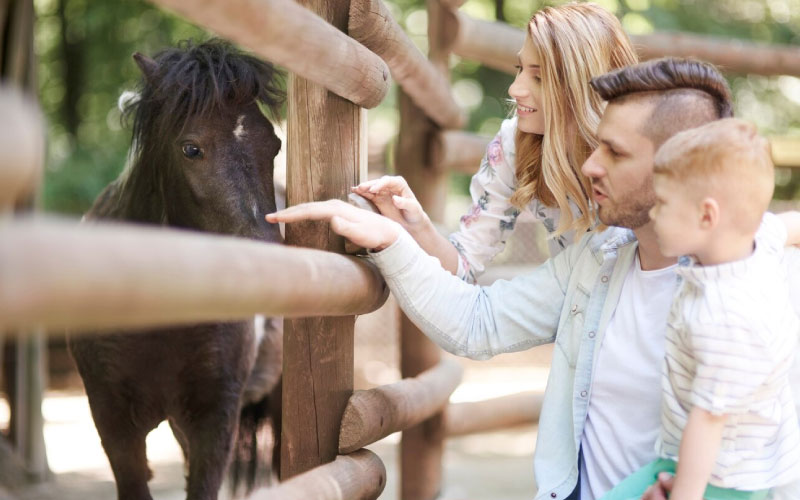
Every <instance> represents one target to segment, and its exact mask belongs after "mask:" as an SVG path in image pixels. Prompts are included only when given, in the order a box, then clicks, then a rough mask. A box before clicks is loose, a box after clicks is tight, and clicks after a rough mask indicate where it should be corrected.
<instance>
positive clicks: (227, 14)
mask: <svg viewBox="0 0 800 500" xmlns="http://www.w3.org/2000/svg"><path fill="white" fill-rule="evenodd" d="M153 2H154V3H156V4H158V5H161V6H163V7H166V8H168V9H170V10H173V11H175V12H177V13H178V14H180V15H181V16H183V17H185V18H186V19H188V20H190V21H192V22H195V23H197V24H199V25H201V26H203V27H205V28H208V29H209V30H211V31H214V32H216V33H218V34H219V35H221V36H223V37H225V38H228V39H229V40H231V41H233V42H236V43H238V44H240V45H242V46H244V47H246V48H248V49H249V50H251V51H253V52H254V53H255V54H257V55H259V56H261V57H263V58H265V59H268V60H270V61H273V62H275V63H277V64H280V65H281V66H284V67H285V68H287V69H288V70H289V71H290V72H292V73H295V74H297V75H300V76H302V77H303V78H306V79H308V80H311V81H312V82H314V83H317V84H319V85H322V86H324V87H325V88H327V89H328V90H330V91H331V92H333V93H335V94H337V95H339V96H342V97H344V98H345V99H348V100H349V101H351V102H353V103H354V104H357V105H359V106H362V107H364V108H374V107H375V106H377V105H378V104H380V102H381V101H382V100H383V98H384V97H385V96H386V93H387V92H388V90H389V69H388V68H387V66H386V64H385V63H384V62H383V61H382V60H381V58H380V57H378V56H377V55H375V54H373V53H372V52H370V51H369V50H368V49H366V48H365V47H364V46H363V45H361V44H360V43H358V42H356V41H355V40H353V39H352V38H350V37H348V36H347V35H345V34H344V33H342V31H340V30H339V29H337V27H334V26H332V25H330V24H329V23H328V22H326V21H325V20H324V19H322V18H321V17H320V16H319V15H318V14H315V13H314V12H311V11H310V10H308V9H305V8H304V7H303V6H301V5H300V4H298V3H297V2H294V1H292V0H226V1H224V2H207V1H205V0H153ZM346 12H347V11H345V13H346ZM346 27H347V20H346V19H345V24H344V26H338V28H340V29H345V28H346ZM301 39H302V41H301Z"/></svg>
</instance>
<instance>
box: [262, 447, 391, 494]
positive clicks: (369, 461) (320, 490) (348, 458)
mask: <svg viewBox="0 0 800 500" xmlns="http://www.w3.org/2000/svg"><path fill="white" fill-rule="evenodd" d="M385 487H386V468H385V467H384V465H383V462H381V459H380V458H378V456H377V455H375V454H374V453H372V452H371V451H369V450H359V451H357V452H355V453H352V454H350V455H341V456H338V457H336V459H335V460H334V461H333V462H331V463H328V464H325V465H322V466H320V467H317V468H315V469H314V470H311V471H309V472H306V473H303V474H300V475H299V476H295V477H293V478H292V479H289V480H288V481H285V482H283V483H281V484H280V485H279V486H276V487H274V488H270V489H266V490H260V491H257V492H255V493H254V494H253V495H251V496H250V497H249V499H250V500H309V499H314V500H373V499H375V498H378V497H379V496H380V494H381V492H383V489H384V488H385Z"/></svg>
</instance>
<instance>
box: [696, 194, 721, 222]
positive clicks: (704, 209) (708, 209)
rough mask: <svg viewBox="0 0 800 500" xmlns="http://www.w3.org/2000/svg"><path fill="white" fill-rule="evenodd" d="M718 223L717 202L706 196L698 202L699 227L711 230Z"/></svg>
mask: <svg viewBox="0 0 800 500" xmlns="http://www.w3.org/2000/svg"><path fill="white" fill-rule="evenodd" d="M717 224H719V203H717V200H715V199H714V198H711V197H710V196H709V197H706V198H703V201H701V202H700V228H701V229H705V230H711V229H714V228H715V227H717Z"/></svg>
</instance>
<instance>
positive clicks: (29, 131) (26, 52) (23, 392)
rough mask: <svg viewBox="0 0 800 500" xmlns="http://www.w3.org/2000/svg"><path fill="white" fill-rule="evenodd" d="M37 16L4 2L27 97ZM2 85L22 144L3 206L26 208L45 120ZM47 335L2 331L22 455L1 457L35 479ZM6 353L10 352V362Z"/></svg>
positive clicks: (1, 68) (7, 37)
mask: <svg viewBox="0 0 800 500" xmlns="http://www.w3.org/2000/svg"><path fill="white" fill-rule="evenodd" d="M34 18H35V14H34V7H33V0H11V1H5V2H0V83H3V84H6V85H10V86H13V87H15V90H21V91H24V92H25V93H26V94H27V97H28V98H32V97H33V96H35V95H36V86H37V83H36V57H35V55H34V49H33V24H34ZM0 90H3V95H0V101H3V102H0V108H2V111H4V112H5V114H2V115H0V118H2V119H5V120H6V122H5V123H0V131H2V132H3V133H4V134H3V135H4V139H5V140H6V141H7V143H5V144H3V146H8V144H9V143H13V144H14V146H15V147H16V146H19V145H21V146H22V147H21V148H20V149H21V150H22V152H21V154H20V153H17V152H16V151H15V153H17V154H12V153H11V149H10V148H9V147H4V148H0V149H2V151H4V155H6V156H8V158H7V159H5V161H7V162H8V163H9V164H4V165H0V171H4V172H3V173H4V174H6V175H0V177H2V178H3V180H5V181H6V182H9V181H10V183H11V187H12V191H16V192H13V193H11V196H12V199H10V200H4V199H3V197H2V195H0V212H2V211H3V210H10V209H15V210H16V211H24V212H27V211H31V210H33V209H34V208H35V206H36V191H37V190H36V189H35V188H34V187H33V186H32V185H33V184H37V183H38V180H39V176H40V174H41V171H42V160H43V155H42V154H41V153H43V151H44V148H43V144H44V141H43V135H42V129H41V124H40V123H39V117H38V116H37V112H36V110H33V109H29V108H30V103H24V104H23V103H22V102H21V101H20V102H14V100H18V99H21V94H20V95H15V93H14V92H8V91H7V90H5V89H0ZM12 127H14V128H16V129H15V130H14V132H16V133H9V131H10V130H11V129H12ZM20 134H22V135H23V137H20ZM35 134H38V136H36V135H35ZM24 135H27V136H24ZM16 161H22V162H26V161H27V162H30V164H25V165H19V164H15V162H16ZM15 184H16V185H15ZM4 187H5V188H8V186H4ZM9 205H10V206H9ZM0 217H2V214H0ZM45 338H46V337H45V336H44V333H42V332H40V331H37V332H35V334H34V335H33V336H32V338H30V339H26V338H24V337H22V338H19V339H10V340H9V339H6V345H5V348H4V342H3V340H4V339H3V337H2V335H0V378H5V384H6V386H7V388H6V391H7V394H8V397H9V407H10V413H11V416H10V422H9V424H10V425H9V427H10V429H9V434H10V438H11V444H12V445H13V446H14V448H15V449H14V450H13V452H15V453H16V454H17V455H18V457H16V458H19V460H16V458H15V457H8V456H7V455H8V454H9V453H11V452H12V449H11V447H9V446H6V445H5V443H0V463H3V462H6V463H8V464H12V463H18V464H21V465H22V466H23V467H24V468H25V475H26V476H27V477H25V479H26V480H31V481H33V482H38V481H43V480H44V479H45V478H46V477H47V476H48V475H49V473H50V468H49V467H48V464H47V453H46V451H45V443H44V429H43V427H44V418H43V417H42V400H43V397H44V396H43V395H44V390H45V385H46V383H45V373H46V371H45V367H46V363H47V357H46V342H45ZM4 349H5V352H6V355H4ZM3 358H6V362H5V363H4V362H3ZM2 439H3V437H2V436H0V440H2ZM19 479H21V478H19Z"/></svg>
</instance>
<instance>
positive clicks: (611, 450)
mask: <svg viewBox="0 0 800 500" xmlns="http://www.w3.org/2000/svg"><path fill="white" fill-rule="evenodd" d="M675 269H676V266H675V265H673V266H669V267H666V268H664V269H658V270H655V271H642V269H641V264H640V263H639V255H638V251H637V255H636V259H635V261H634V264H633V265H632V266H631V268H630V269H629V270H628V274H627V275H626V277H625V282H624V283H623V285H622V290H621V292H620V297H619V302H618V305H617V309H616V311H615V312H614V315H613V316H612V317H611V319H610V321H609V324H608V327H607V329H606V333H605V335H604V337H603V340H602V344H601V345H600V351H599V352H598V355H597V360H596V365H595V367H594V378H593V381H592V392H591V395H590V399H589V411H588V414H587V416H586V425H585V427H584V430H583V435H582V436H581V448H582V450H583V460H582V461H581V499H582V500H593V499H595V498H599V497H601V496H602V495H603V494H604V493H606V492H607V491H608V490H610V489H611V488H612V487H614V486H615V485H616V484H617V483H619V482H620V481H622V480H623V479H625V478H626V477H627V476H628V475H630V474H631V473H633V472H635V471H636V470H638V469H639V468H640V467H642V466H643V465H646V464H647V463H649V462H651V461H653V460H655V459H656V458H657V455H656V452H655V448H654V446H653V444H654V443H655V441H656V437H657V436H658V432H659V426H660V409H661V365H662V363H663V358H664V335H665V333H666V325H667V313H668V312H669V306H670V303H671V302H672V296H673V294H674V292H675V289H676V285H677V276H676V274H675Z"/></svg>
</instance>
